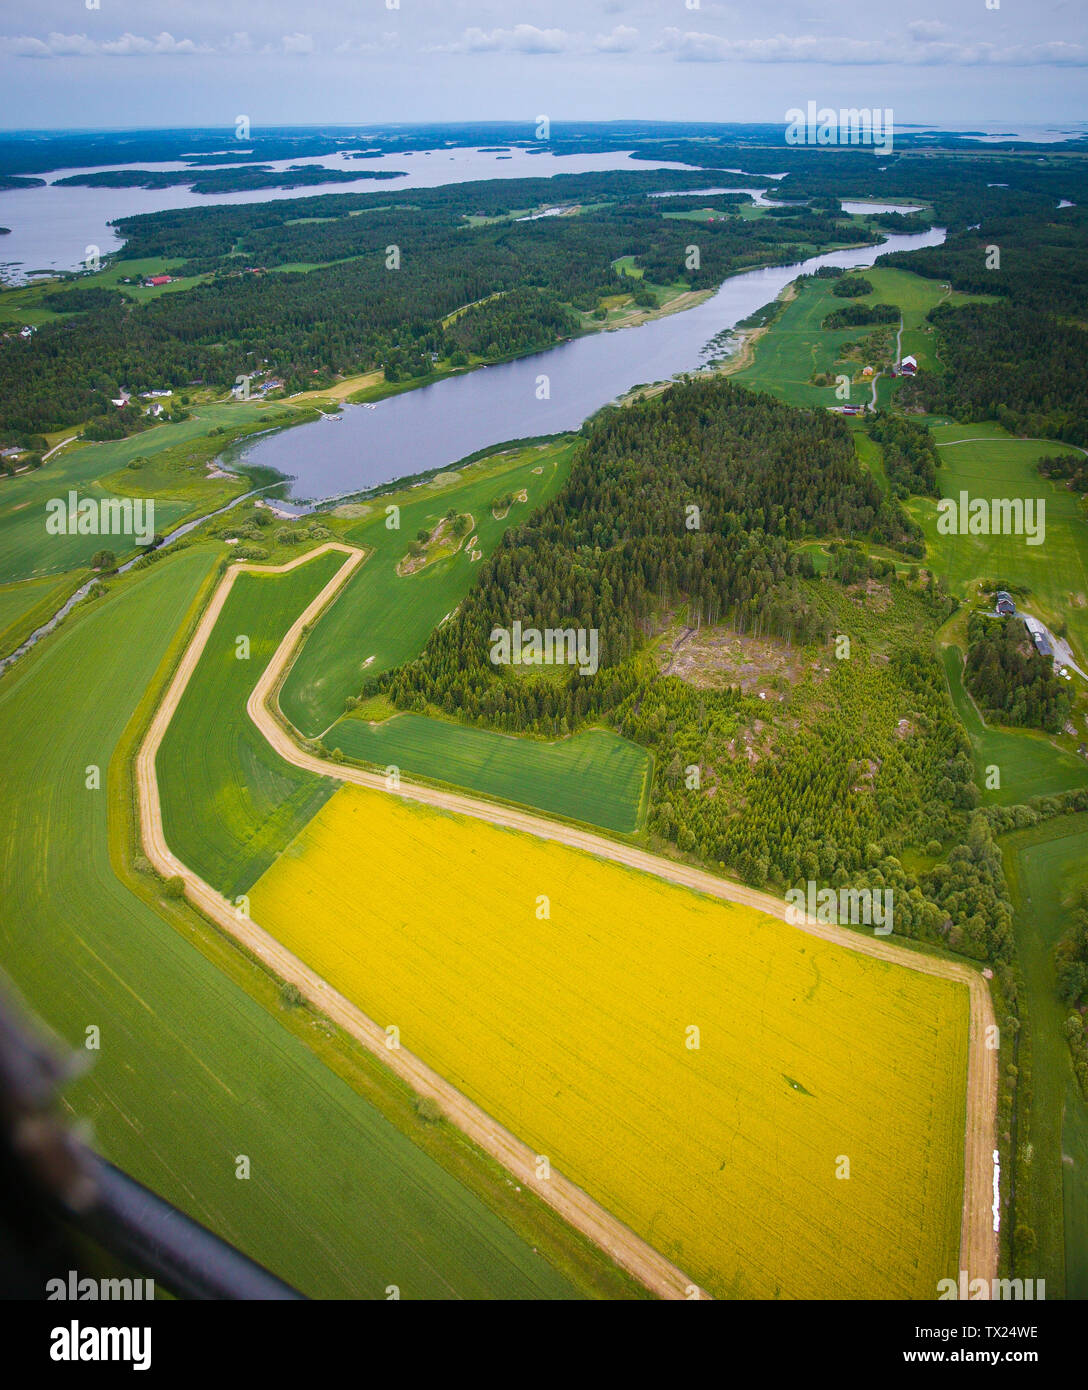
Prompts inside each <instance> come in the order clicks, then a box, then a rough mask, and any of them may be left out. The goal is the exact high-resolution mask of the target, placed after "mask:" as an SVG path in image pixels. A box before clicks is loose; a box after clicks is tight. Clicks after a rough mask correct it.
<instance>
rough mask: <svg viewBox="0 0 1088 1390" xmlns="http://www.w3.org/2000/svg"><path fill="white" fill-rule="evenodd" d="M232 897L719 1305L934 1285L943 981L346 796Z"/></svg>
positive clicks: (961, 1098)
mask: <svg viewBox="0 0 1088 1390" xmlns="http://www.w3.org/2000/svg"><path fill="white" fill-rule="evenodd" d="M542 895H543V896H546V897H547V898H548V899H549V901H550V917H549V918H547V919H544V920H541V919H540V918H538V915H537V914H538V911H539V910H541V909H539V907H538V898H539V897H540V896H542ZM251 904H252V914H253V917H254V919H255V920H256V921H257V922H259V923H260V924H261V925H262V926H263V927H265V928H266V929H268V930H269V931H271V932H272V933H273V934H274V935H275V936H276V937H278V938H279V939H280V940H281V941H283V942H284V943H285V944H286V945H287V946H288V947H289V948H290V949H291V950H293V951H294V952H295V953H296V954H297V955H299V956H300V957H301V958H302V959H303V960H305V961H306V962H307V963H308V964H309V965H311V966H312V967H313V968H314V969H315V970H317V971H318V972H319V973H320V974H321V975H323V976H324V977H325V978H326V979H327V980H328V981H329V982H330V983H331V984H332V985H333V986H334V987H335V988H336V989H338V990H340V991H341V992H342V993H343V994H345V995H346V996H347V997H348V998H350V999H352V1000H353V1001H354V1002H355V1003H356V1004H357V1005H358V1006H359V1007H360V1008H361V1009H363V1011H364V1012H365V1013H367V1014H368V1015H369V1016H370V1017H371V1018H372V1019H374V1020H375V1021H376V1022H377V1023H379V1024H380V1025H381V1026H382V1027H387V1026H388V1025H390V1024H395V1025H396V1026H397V1027H398V1028H399V1029H400V1034H401V1041H402V1045H403V1046H404V1047H406V1048H408V1049H409V1050H410V1051H412V1052H414V1053H416V1055H417V1056H419V1057H421V1058H422V1059H423V1060H424V1061H426V1062H427V1063H428V1064H429V1065H430V1066H431V1067H433V1068H434V1069H435V1070H436V1071H437V1072H439V1073H440V1074H441V1075H443V1076H444V1077H446V1079H447V1080H449V1081H450V1082H452V1083H453V1084H454V1085H455V1086H457V1087H458V1088H459V1089H460V1090H462V1091H463V1092H464V1093H465V1094H466V1095H467V1096H469V1097H471V1098H472V1099H473V1100H474V1101H475V1102H476V1103H477V1104H478V1105H480V1106H481V1107H482V1108H483V1109H484V1110H485V1111H487V1112H488V1113H489V1114H490V1115H492V1116H493V1117H494V1118H495V1119H496V1120H498V1121H500V1122H501V1123H502V1124H504V1125H505V1126H506V1127H507V1128H508V1129H510V1130H512V1131H513V1132H514V1133H515V1134H516V1135H517V1136H518V1137H519V1138H520V1139H522V1140H523V1141H524V1142H525V1143H527V1144H529V1145H530V1146H531V1147H532V1148H534V1149H535V1150H536V1151H537V1152H538V1153H540V1154H542V1155H546V1156H547V1158H548V1160H549V1161H550V1163H551V1165H552V1167H554V1168H555V1169H557V1170H559V1171H560V1172H562V1173H564V1174H565V1176H567V1177H568V1178H570V1179H571V1180H572V1181H574V1182H576V1183H577V1184H578V1185H579V1186H581V1187H582V1188H584V1189H585V1190H586V1191H587V1192H588V1193H589V1194H590V1195H591V1196H593V1197H594V1198H596V1199H597V1201H599V1202H600V1203H601V1204H602V1205H603V1206H605V1207H607V1208H608V1209H609V1210H610V1211H612V1212H613V1213H614V1214H615V1215H616V1216H618V1217H619V1218H620V1219H621V1220H622V1221H624V1222H626V1223H627V1225H629V1226H630V1227H631V1228H632V1229H633V1230H634V1231H636V1232H637V1233H638V1234H639V1235H641V1236H642V1237H643V1238H645V1239H646V1240H647V1241H649V1242H650V1243H651V1244H652V1245H654V1246H655V1247H656V1248H657V1249H658V1250H660V1251H661V1253H662V1254H664V1255H666V1256H667V1257H668V1258H670V1259H671V1260H673V1261H674V1262H675V1263H676V1264H677V1265H678V1266H679V1267H680V1268H681V1269H682V1270H684V1272H685V1273H686V1274H688V1275H690V1276H691V1278H692V1279H694V1280H695V1281H696V1282H698V1283H699V1284H701V1285H702V1286H703V1287H704V1288H706V1289H707V1290H708V1292H710V1293H711V1294H713V1295H715V1296H716V1297H722V1298H777V1297H781V1298H805V1297H817V1298H904V1297H916V1298H927V1299H928V1298H933V1297H935V1296H936V1282H937V1280H938V1279H940V1278H945V1277H947V1276H948V1275H949V1274H950V1272H951V1273H954V1271H955V1269H956V1268H957V1250H958V1245H959V1224H960V1202H961V1193H962V1185H963V1127H964V1105H965V1076H966V1058H967V1022H968V996H967V991H966V989H965V988H964V987H962V986H960V985H956V984H952V983H949V982H946V981H943V980H938V979H934V978H932V977H930V976H925V975H922V974H919V973H918V972H916V971H913V970H909V969H905V968H903V967H900V966H896V965H892V964H889V963H886V962H883V961H877V960H872V959H870V958H868V957H863V956H860V955H858V954H856V953H854V952H851V951H848V950H846V949H844V948H841V947H838V946H833V945H831V944H829V943H826V942H822V941H820V940H818V939H817V938H815V937H811V936H809V935H807V934H805V933H803V932H801V931H800V930H798V929H797V928H795V927H790V926H787V925H786V924H785V923H782V922H779V921H778V920H776V919H774V918H771V917H768V916H765V915H764V914H762V913H759V912H756V911H754V910H752V909H749V908H743V907H738V906H732V905H729V904H725V903H720V902H716V901H713V900H710V899H707V898H703V897H701V896H699V895H697V894H695V893H691V892H688V891H687V890H685V889H683V888H679V887H674V886H672V885H670V884H666V883H663V882H660V881H658V880H656V879H654V878H651V877H648V876H646V875H643V874H638V873H635V872H633V871H630V870H627V869H624V868H621V867H620V866H618V865H614V864H609V863H605V862H602V861H600V860H597V859H594V858H592V857H590V856H588V855H585V854H582V853H579V852H577V851H575V850H571V849H567V848H566V847H564V846H561V845H556V844H549V843H546V842H543V841H539V840H535V839H532V838H529V837H527V836H524V835H519V834H515V833H513V832H509V831H504V830H501V829H498V828H496V827H492V826H489V825H486V824H483V823H481V822H479V821H474V820H471V819H465V818H461V817H455V816H452V815H448V814H445V813H442V812H439V811H434V810H430V809H428V808H424V807H419V806H409V805H406V804H404V803H402V802H399V801H398V800H396V799H395V798H393V797H389V796H383V795H382V794H381V793H378V792H370V791H366V790H363V789H361V788H357V787H344V788H342V789H341V790H340V791H338V792H337V793H336V794H335V796H333V797H332V798H331V800H330V801H329V802H328V803H327V804H326V805H325V807H324V808H323V809H322V810H321V811H320V813H319V814H318V815H317V816H316V817H315V819H314V820H313V821H312V822H311V823H310V825H309V826H308V827H307V828H306V829H305V830H304V831H303V832H302V834H301V835H300V836H299V837H298V838H297V840H296V841H295V842H294V844H293V845H292V846H291V847H290V849H289V850H288V851H287V852H285V853H284V854H283V855H282V857H281V858H280V859H279V860H278V861H277V862H276V864H275V865H273V867H272V868H271V869H269V870H268V872H267V873H266V874H265V875H264V877H263V878H262V879H261V880H260V881H259V882H258V884H257V885H256V887H255V888H254V889H253V891H252V894H251ZM692 1028H696V1029H698V1035H697V1041H698V1044H699V1045H698V1047H697V1048H696V1047H693V1046H690V1045H689V1044H690V1043H691V1042H693V1041H695V1040H696V1035H695V1034H694V1033H692V1032H690V1031H689V1030H691V1029H692ZM847 1164H848V1165H849V1166H848V1170H847V1166H846V1165H847ZM847 1171H848V1173H849V1176H845V1174H846V1172H847ZM837 1174H843V1176H838V1175H837Z"/></svg>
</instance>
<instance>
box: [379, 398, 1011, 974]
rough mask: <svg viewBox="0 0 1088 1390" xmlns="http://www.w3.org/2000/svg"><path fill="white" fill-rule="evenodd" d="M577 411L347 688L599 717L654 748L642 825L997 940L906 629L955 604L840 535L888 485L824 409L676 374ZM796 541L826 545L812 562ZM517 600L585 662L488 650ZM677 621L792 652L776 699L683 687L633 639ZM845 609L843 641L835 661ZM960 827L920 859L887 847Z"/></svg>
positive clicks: (729, 860) (697, 854)
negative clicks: (489, 552)
mask: <svg viewBox="0 0 1088 1390" xmlns="http://www.w3.org/2000/svg"><path fill="white" fill-rule="evenodd" d="M897 423H898V422H897ZM914 428H915V429H917V428H919V427H917V426H915V427H914ZM584 433H585V439H584V443H583V444H582V446H581V447H580V450H579V452H578V454H577V455H576V457H575V460H574V463H573V466H572V470H571V474H570V477H569V480H568V482H567V484H566V486H565V487H564V489H563V491H562V492H561V493H560V495H559V496H558V497H557V498H556V499H555V500H554V501H553V502H552V503H551V504H550V505H549V506H548V507H546V508H543V509H542V510H541V511H539V512H538V513H536V514H535V515H534V516H533V517H532V518H530V519H529V520H528V521H526V522H524V523H522V524H521V525H520V526H518V527H516V528H514V529H513V530H511V531H509V532H507V534H506V536H505V537H504V539H503V542H502V543H501V544H500V546H499V548H498V550H497V551H496V552H495V554H494V555H493V556H492V557H491V558H490V559H489V560H488V561H487V562H486V563H485V565H484V566H482V568H481V572H480V575H479V577H478V582H477V584H476V585H475V586H474V588H473V590H472V591H471V592H470V594H469V595H468V596H467V598H466V599H465V600H464V601H463V603H462V604H461V606H460V608H459V609H458V610H457V612H456V613H455V614H454V615H453V617H452V618H451V619H450V620H449V621H448V622H446V623H444V624H443V625H442V627H440V628H439V629H438V630H437V631H436V632H435V633H434V634H433V635H432V637H431V639H430V641H429V642H428V645H427V647H426V649H425V650H424V652H423V653H422V655H421V656H420V657H419V658H418V659H417V660H416V661H414V662H411V663H409V664H407V665H405V666H403V667H401V668H399V669H397V670H395V671H392V672H389V673H387V674H385V675H383V676H380V677H378V678H376V679H373V680H370V681H367V682H366V683H365V685H364V686H363V688H362V690H361V692H360V693H361V694H362V695H364V696H369V695H373V694H376V693H378V692H383V693H384V694H385V695H386V696H387V697H388V698H389V699H391V700H392V701H393V703H394V704H395V705H396V706H397V707H398V708H401V709H406V710H416V711H420V712H422V711H425V710H427V709H434V710H435V711H438V712H442V713H444V714H446V715H452V716H454V717H457V718H460V719H464V720H467V721H470V722H474V723H480V724H483V725H487V726H490V727H494V728H497V729H501V730H505V731H508V732H516V733H521V734H528V735H534V734H535V735H539V736H546V737H556V736H560V737H562V736H563V735H565V734H567V733H569V732H573V731H575V730H577V729H578V728H581V727H584V726H585V725H587V724H593V723H604V724H607V725H608V726H610V727H612V728H614V729H616V730H617V731H618V732H619V733H621V734H623V735H624V736H626V737H628V738H630V739H632V740H634V741H635V742H638V743H640V744H642V745H643V746H645V747H647V748H649V749H650V750H651V751H652V752H653V754H654V757H655V762H656V767H657V773H656V775H655V778H654V785H653V791H652V798H651V805H650V821H649V824H650V830H651V833H652V835H653V836H654V837H655V839H656V840H657V841H659V842H660V843H662V844H663V845H665V846H670V845H671V846H672V847H674V852H675V851H679V852H680V853H682V854H685V855H688V856H691V857H693V858H695V859H697V860H699V861H701V862H704V863H707V864H709V865H711V866H712V867H716V868H719V869H723V870H728V871H731V872H734V873H737V874H739V875H740V876H741V877H742V878H744V880H745V881H747V882H749V883H752V884H756V885H760V886H763V885H768V884H773V885H777V886H783V885H788V884H794V883H797V882H798V881H804V880H805V879H807V878H818V879H819V880H820V881H822V882H829V883H832V884H843V883H846V882H849V883H851V884H857V885H866V884H867V885H869V886H881V885H883V886H894V887H895V888H896V890H897V908H896V924H897V927H896V929H897V930H903V931H905V932H906V933H907V934H910V935H917V936H923V937H925V938H926V939H930V940H937V941H945V942H946V943H948V944H953V945H955V946H956V948H957V949H960V950H963V951H964V952H966V953H967V954H969V955H974V956H977V957H978V958H993V959H1000V960H1004V959H1008V958H1009V953H1010V952H1011V935H1010V924H1011V912H1010V910H1009V908H1008V905H1007V902H1005V901H1004V900H1003V899H1002V897H1001V893H1002V891H1003V888H1002V884H1003V880H1002V879H1001V878H1000V875H999V874H998V875H997V876H995V872H994V867H993V862H992V860H993V855H994V854H996V850H994V848H993V844H992V835H991V832H990V829H989V826H988V823H987V822H985V820H983V821H982V822H981V823H980V827H979V828H978V829H977V832H976V835H975V840H973V841H972V840H971V839H970V837H969V836H968V834H967V831H968V818H969V817H970V815H971V812H972V810H973V808H974V807H975V805H976V803H977V799H978V790H977V788H976V787H975V785H974V782H973V768H972V761H971V755H970V746H969V744H968V742H967V739H966V736H965V734H964V731H963V729H962V726H961V725H960V723H959V720H958V719H957V717H956V715H955V711H954V709H953V707H952V705H951V702H950V700H949V698H948V692H947V686H946V683H945V680H944V675H943V669H942V667H941V665H940V663H939V661H938V660H937V658H936V657H935V656H934V655H932V653H930V652H927V651H925V650H922V649H921V646H920V643H919V635H920V634H922V633H924V632H927V631H930V632H931V631H933V630H935V628H936V626H937V625H938V624H939V623H940V622H942V621H944V619H945V618H947V616H948V615H949V614H950V613H951V612H952V611H954V608H955V602H954V601H953V600H951V599H950V598H949V597H948V596H947V594H945V592H944V591H943V589H942V587H941V586H940V585H939V584H937V583H935V582H934V580H933V579H932V578H930V579H929V580H928V581H926V582H925V583H923V582H922V581H921V580H919V578H918V577H917V572H916V571H915V572H913V573H911V574H909V575H904V576H903V577H902V578H900V577H897V575H896V571H895V566H894V565H893V564H891V563H890V562H889V561H886V560H880V559H874V558H873V557H870V556H868V555H867V554H866V552H865V549H864V545H863V544H858V541H860V540H862V539H863V538H865V537H871V536H872V535H873V532H874V530H875V529H877V528H878V527H879V525H880V523H881V520H882V518H886V517H887V515H888V513H889V511H891V512H892V513H893V514H894V511H895V510H896V508H897V504H894V503H889V502H888V501H887V500H886V499H884V498H883V497H882V496H881V493H880V489H879V488H878V486H877V485H876V483H875V482H874V480H873V479H872V477H871V476H870V475H869V474H868V473H866V472H864V471H863V470H862V469H861V468H860V466H859V464H858V462H857V459H856V456H855V454H854V450H853V448H852V445H851V439H850V435H849V433H848V431H847V430H846V428H845V426H844V424H843V422H842V421H841V420H839V419H838V418H837V417H834V416H831V415H829V414H827V413H825V412H820V411H806V410H798V409H794V408H792V407H789V406H786V405H784V404H782V403H780V402H778V401H776V400H774V399H773V398H771V397H769V396H765V395H756V394H754V393H750V392H747V391H745V390H743V389H740V388H737V387H735V386H733V385H731V384H730V383H729V382H728V381H727V380H725V379H720V378H719V379H713V380H700V379H695V380H688V381H686V382H682V383H680V384H678V385H675V386H673V387H671V388H670V389H669V390H667V391H666V392H664V393H663V394H662V395H661V396H657V397H652V398H649V399H646V400H643V401H641V402H639V403H637V404H635V405H634V406H632V407H629V408H627V409H625V410H622V411H620V410H615V409H606V410H605V411H603V412H601V414H600V415H599V416H598V417H597V418H596V420H595V421H594V422H593V423H592V424H591V425H589V426H588V427H586V428H585V431H584ZM887 438H888V441H889V447H891V444H892V442H893V440H894V438H895V436H894V434H893V433H892V432H891V431H889V433H888V436H887ZM905 439H906V444H905V445H904V450H905V451H906V450H907V449H910V448H911V447H914V448H917V441H915V440H913V439H912V438H911V437H910V436H909V435H905ZM662 459H668V460H669V462H670V467H669V468H668V469H664V468H662V467H661V466H660V462H661V460H662ZM693 508H694V509H695V510H694V511H693ZM805 538H823V540H824V542H825V545H826V547H827V549H828V553H829V557H830V558H829V563H828V566H827V569H826V572H825V573H824V574H823V577H821V576H820V574H819V573H818V571H817V570H816V568H815V566H814V564H813V559H812V552H811V550H810V549H809V548H808V547H807V546H806V545H804V544H803V542H804V541H805ZM850 538H854V539H853V540H851V539H850ZM904 539H905V537H904ZM798 541H800V542H802V545H800V546H799V545H797V544H796V542H798ZM678 615H682V617H679V616H678ZM515 620H518V621H520V622H521V623H522V624H523V626H526V627H528V626H536V627H540V628H545V627H552V628H555V627H584V628H588V629H596V630H597V631H598V632H599V639H600V650H601V667H600V670H599V671H598V672H597V674H596V675H595V676H592V677H588V678H587V677H585V676H582V675H579V674H577V672H576V671H572V672H571V674H569V675H566V674H563V673H560V672H557V671H556V670H554V669H553V670H549V671H546V672H539V671H536V672H534V671H530V672H526V671H525V670H524V668H521V669H518V668H513V667H497V666H494V665H492V664H491V663H490V661H489V658H488V650H489V648H488V639H489V634H490V632H491V630H492V629H493V628H495V627H500V628H502V627H507V628H508V627H510V626H511V625H512V623H513V622H514V621H515ZM674 621H679V622H680V623H681V624H682V625H686V629H685V630H687V631H691V632H695V631H698V630H701V628H702V627H703V626H704V625H708V626H710V625H717V626H718V627H719V628H723V629H724V630H726V631H728V632H731V633H734V634H737V635H740V636H747V637H749V638H756V639H761V640H771V641H773V642H775V643H777V644H780V646H782V647H783V648H784V649H785V650H787V651H797V652H798V653H800V654H803V658H804V661H803V665H804V667H805V668H806V669H808V670H809V671H810V673H811V674H810V675H809V676H806V677H805V678H804V679H802V680H799V681H798V682H797V683H795V684H792V685H781V686H774V687H772V688H773V689H775V690H777V691H778V693H777V694H776V695H774V696H773V699H774V700H775V701H777V702H778V704H779V706H780V709H777V710H776V706H775V705H772V704H771V703H770V702H769V700H770V698H772V697H769V698H768V699H767V700H763V699H760V698H758V697H757V695H756V694H753V693H751V692H748V693H745V692H744V691H742V689H741V688H740V687H739V686H737V685H735V684H729V683H725V684H724V685H717V686H709V687H707V686H700V687H696V686H694V685H692V684H690V683H689V682H687V681H684V680H681V679H678V678H677V677H675V676H672V675H668V674H664V673H663V672H662V671H661V670H660V669H659V668H658V665H657V664H656V661H655V659H654V657H653V651H654V650H655V648H654V639H655V637H657V636H658V635H659V634H660V632H661V631H662V628H663V626H668V624H669V623H670V622H674ZM844 630H845V631H848V632H849V631H853V632H854V641H855V643H856V647H855V649H854V654H853V657H852V658H851V659H848V660H841V661H840V660H837V659H836V657H835V656H834V655H831V654H830V652H831V650H832V649H833V648H834V642H835V636H836V634H839V633H842V632H843V631H844ZM693 774H694V775H693ZM957 840H962V842H963V843H962V846H961V850H960V851H958V852H957V854H956V857H955V858H954V859H953V858H950V860H949V862H948V863H946V864H944V865H940V866H938V867H937V868H935V869H933V870H931V871H929V872H928V873H927V874H923V875H917V874H912V873H910V872H908V871H907V870H905V869H904V868H903V865H902V863H901V861H900V860H899V858H898V857H897V854H898V852H900V851H901V850H902V849H904V848H905V847H907V846H908V845H910V844H930V845H931V852H932V853H934V854H935V855H939V853H940V850H941V845H942V843H948V842H950V841H951V842H953V843H955V842H956V841H957ZM900 903H901V906H900ZM965 905H966V906H967V908H968V909H969V910H964V909H965ZM954 921H955V923H956V925H953V922H954ZM953 935H954V940H953Z"/></svg>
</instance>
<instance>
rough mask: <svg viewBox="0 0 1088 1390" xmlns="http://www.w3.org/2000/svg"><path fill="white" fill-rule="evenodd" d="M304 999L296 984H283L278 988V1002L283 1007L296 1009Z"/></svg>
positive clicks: (303, 1002)
mask: <svg viewBox="0 0 1088 1390" xmlns="http://www.w3.org/2000/svg"><path fill="white" fill-rule="evenodd" d="M305 1002H306V1000H305V997H304V996H303V993H302V991H301V990H300V989H299V987H298V985H293V984H285V985H283V986H282V987H281V989H280V1003H281V1004H282V1005H283V1007H284V1008H285V1009H297V1008H298V1007H299V1006H300V1005H301V1004H305Z"/></svg>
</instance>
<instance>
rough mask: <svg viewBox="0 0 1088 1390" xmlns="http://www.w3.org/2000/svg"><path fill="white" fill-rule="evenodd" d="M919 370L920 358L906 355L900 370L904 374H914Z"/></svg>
mask: <svg viewBox="0 0 1088 1390" xmlns="http://www.w3.org/2000/svg"><path fill="white" fill-rule="evenodd" d="M917 370H918V359H917V358H916V357H904V358H903V360H902V362H900V364H899V371H900V374H901V375H902V376H914V374H915V372H917Z"/></svg>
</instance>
